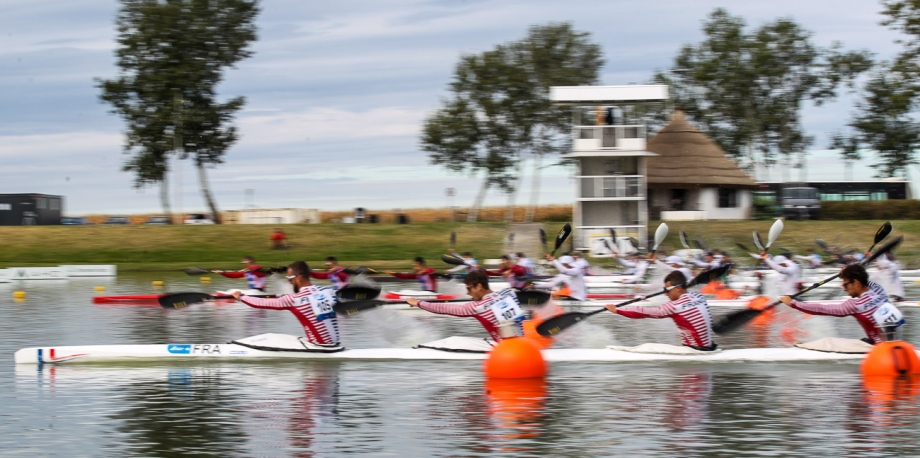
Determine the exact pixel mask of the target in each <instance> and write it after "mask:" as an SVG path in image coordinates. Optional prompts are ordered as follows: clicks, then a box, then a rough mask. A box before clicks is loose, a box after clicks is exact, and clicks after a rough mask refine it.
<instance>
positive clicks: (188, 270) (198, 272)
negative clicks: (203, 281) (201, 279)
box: [184, 267, 210, 275]
mask: <svg viewBox="0 0 920 458" xmlns="http://www.w3.org/2000/svg"><path fill="white" fill-rule="evenodd" d="M184 270H185V273H186V274H188V275H202V274H206V273H208V272H210V270H206V269H202V268H200V267H187V268H185V269H184Z"/></svg>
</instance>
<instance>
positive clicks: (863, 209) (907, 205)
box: [821, 200, 920, 220]
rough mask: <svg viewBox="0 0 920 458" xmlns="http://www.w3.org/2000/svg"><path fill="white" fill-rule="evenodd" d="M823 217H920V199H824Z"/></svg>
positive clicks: (856, 218) (873, 218)
mask: <svg viewBox="0 0 920 458" xmlns="http://www.w3.org/2000/svg"><path fill="white" fill-rule="evenodd" d="M821 219H855V220H893V219H894V220H902V219H920V200H872V201H867V200H848V201H832V202H828V201H822V202H821Z"/></svg>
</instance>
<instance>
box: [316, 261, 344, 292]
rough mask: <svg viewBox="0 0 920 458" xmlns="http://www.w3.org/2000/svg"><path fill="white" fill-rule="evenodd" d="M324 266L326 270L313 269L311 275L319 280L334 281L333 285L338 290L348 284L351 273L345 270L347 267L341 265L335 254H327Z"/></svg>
mask: <svg viewBox="0 0 920 458" xmlns="http://www.w3.org/2000/svg"><path fill="white" fill-rule="evenodd" d="M323 266H324V267H325V268H326V271H325V272H315V271H311V272H310V277H312V278H315V279H317V280H329V281H331V282H332V287H333V288H335V289H337V290H338V289H342V288H344V287H345V286H347V285H348V280H349V275H348V273H346V272H345V268H344V267H342V266H340V265H339V261H338V259H336V258H335V256H327V257H326V260H325V261H324V262H323Z"/></svg>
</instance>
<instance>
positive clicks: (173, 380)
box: [0, 274, 920, 457]
mask: <svg viewBox="0 0 920 458" xmlns="http://www.w3.org/2000/svg"><path fill="white" fill-rule="evenodd" d="M152 280H164V281H166V284H167V285H168V290H171V291H179V290H203V291H211V290H214V289H222V288H230V287H238V286H239V285H240V283H238V282H236V281H232V280H225V279H221V280H220V281H218V280H217V279H215V281H214V282H213V283H212V284H210V285H204V286H202V285H200V284H199V283H198V281H197V279H196V278H195V277H187V276H184V275H181V276H180V275H168V276H165V275H151V274H143V275H120V276H119V277H118V278H114V279H101V280H100V279H95V280H91V279H87V280H80V281H74V280H70V281H33V282H25V283H22V284H0V306H2V308H3V310H4V312H5V313H4V319H3V320H2V322H0V353H2V354H3V355H4V356H2V358H0V406H2V407H0V456H4V457H6V456H145V457H149V456H181V455H199V456H304V457H307V456H343V455H369V456H625V455H628V454H632V455H635V456H771V455H772V456H830V455H834V456H917V455H920V443H918V442H920V412H918V409H920V407H918V392H920V385H917V384H911V383H909V382H903V381H900V382H899V381H891V380H882V381H877V382H876V381H871V382H865V381H864V380H863V379H862V377H861V376H860V375H859V373H858V364H855V363H808V364H769V363H759V364H755V363H742V364H691V363H667V364H665V363H655V364H601V363H595V364H589V363H568V364H565V363H557V364H554V365H553V366H552V367H551V374H550V376H549V377H547V379H546V380H545V381H539V382H532V381H529V382H521V381H511V382H504V383H495V382H492V381H489V382H487V381H485V380H484V378H483V376H482V374H481V371H480V367H481V363H480V362H475V361H449V362H361V361H351V362H272V363H262V364H260V363H232V364H228V363H211V364H200V363H191V362H189V363H182V364H172V365H165V364H139V365H74V366H67V365H61V366H56V367H55V366H47V365H46V366H44V367H43V368H40V369H39V368H38V367H37V366H34V365H22V366H19V367H17V366H15V365H14V364H13V363H12V354H13V352H14V351H15V350H17V349H19V348H22V347H27V346H37V345H49V344H54V345H75V344H143V343H169V342H175V343H184V342H189V343H190V342H198V343H214V342H225V341H228V340H231V339H235V338H240V337H245V336H249V335H255V334H260V333H264V332H281V333H289V334H299V333H300V330H299V329H298V325H297V324H296V321H295V319H294V318H293V317H292V316H291V315H290V314H288V313H285V312H270V311H260V310H255V309H249V308H246V307H243V306H241V305H235V304H234V305H222V306H211V305H201V306H193V307H189V308H187V309H184V310H164V309H161V308H159V307H156V306H112V305H93V304H92V302H91V297H92V296H93V294H94V292H93V287H94V286H96V285H103V286H105V287H106V288H107V291H106V292H105V293H104V294H139V293H146V292H154V290H153V288H152V287H151V286H150V283H151V281H152ZM14 290H24V291H26V292H27V293H28V299H27V300H26V301H25V302H23V303H16V302H13V301H12V299H10V297H11V292H12V291H14ZM912 297H920V294H912ZM727 312H728V310H724V309H721V310H720V309H716V310H714V313H715V314H716V315H717V316H719V315H722V314H724V313H727ZM905 312H906V314H907V316H908V319H909V320H910V321H911V324H913V327H912V328H910V329H909V332H908V334H907V336H906V337H907V339H908V340H912V341H914V342H918V341H920V338H918V337H920V324H917V323H920V310H918V309H916V308H910V309H906V310H905ZM793 317H797V315H794V314H791V315H788V316H787V317H781V318H793ZM790 323H794V324H795V326H790V325H789V324H788V323H786V324H783V323H782V322H781V323H780V324H774V325H773V328H765V327H760V328H758V327H750V328H748V329H745V330H743V331H739V332H738V333H737V334H734V335H732V336H729V337H728V338H722V339H720V344H721V345H722V346H723V347H726V348H740V347H744V346H751V345H778V344H781V343H782V342H783V339H785V338H798V339H799V340H805V339H810V338H818V337H824V336H828V335H837V336H841V337H861V333H860V330H859V328H858V326H857V325H856V324H855V321H854V320H852V319H830V318H811V319H808V320H791V321H790ZM343 333H344V340H345V342H346V344H347V345H348V346H349V347H352V348H361V347H392V346H410V345H413V344H415V343H420V342H424V341H428V340H435V339H438V338H441V337H447V336H450V335H468V336H480V335H483V331H482V330H481V328H480V327H479V326H478V324H477V323H476V322H475V320H472V319H460V318H452V317H440V316H434V315H430V314H426V313H424V312H419V311H390V310H384V311H379V312H374V313H371V314H364V315H362V316H360V317H356V318H353V319H348V320H344V322H343ZM567 334H568V335H566V336H564V337H563V338H561V339H560V340H561V341H562V342H560V344H561V345H562V346H570V347H571V346H583V347H600V346H603V345H607V344H611V343H619V344H625V345H634V344H639V343H642V342H646V341H661V342H668V343H676V341H677V337H676V332H675V328H674V326H673V324H672V323H671V322H670V321H669V320H642V321H635V320H627V319H624V318H621V317H614V316H613V315H610V314H601V315H599V316H597V317H594V318H592V319H591V320H589V321H587V322H585V323H582V324H580V325H579V326H578V327H577V328H574V329H573V331H570V332H569V333H567Z"/></svg>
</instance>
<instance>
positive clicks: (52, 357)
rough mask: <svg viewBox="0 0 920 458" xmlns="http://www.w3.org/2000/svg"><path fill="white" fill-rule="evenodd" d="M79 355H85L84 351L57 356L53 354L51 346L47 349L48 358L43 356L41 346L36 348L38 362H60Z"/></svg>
mask: <svg viewBox="0 0 920 458" xmlns="http://www.w3.org/2000/svg"><path fill="white" fill-rule="evenodd" d="M81 356H86V353H78V354H76V355H67V356H58V355H56V354H55V351H54V349H53V348H49V349H48V359H45V358H44V350H42V349H41V348H39V349H38V362H39V364H41V363H61V362H64V361H70V360H72V359H76V358H79V357H81Z"/></svg>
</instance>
